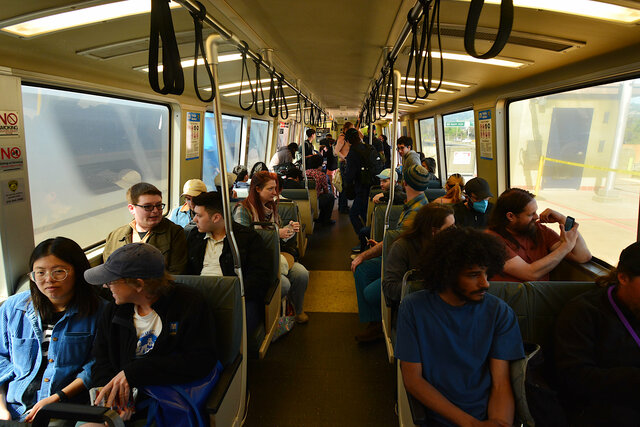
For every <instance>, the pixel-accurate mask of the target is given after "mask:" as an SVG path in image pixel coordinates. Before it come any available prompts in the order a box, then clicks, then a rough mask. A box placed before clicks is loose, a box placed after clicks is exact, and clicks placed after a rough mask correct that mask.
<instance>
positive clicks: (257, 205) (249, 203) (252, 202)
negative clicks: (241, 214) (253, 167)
mask: <svg viewBox="0 0 640 427" xmlns="http://www.w3.org/2000/svg"><path fill="white" fill-rule="evenodd" d="M269 181H275V183H276V186H277V185H278V175H276V174H275V173H272V172H269V171H260V172H257V173H256V174H254V175H253V177H251V186H250V187H249V195H248V196H247V198H246V199H244V200H243V201H242V202H241V204H242V205H243V206H244V207H245V208H246V209H247V210H248V211H249V212H256V213H257V214H258V221H260V222H264V221H266V216H265V212H264V206H263V204H262V200H260V194H259V193H258V191H259V190H258V189H263V188H264V187H265V185H267V183H268V182H269ZM265 205H266V206H267V207H268V208H269V209H271V211H272V212H273V217H272V218H273V219H274V220H275V218H277V217H278V199H276V200H275V201H273V200H272V201H269V202H267V203H265ZM254 219H255V218H254Z"/></svg>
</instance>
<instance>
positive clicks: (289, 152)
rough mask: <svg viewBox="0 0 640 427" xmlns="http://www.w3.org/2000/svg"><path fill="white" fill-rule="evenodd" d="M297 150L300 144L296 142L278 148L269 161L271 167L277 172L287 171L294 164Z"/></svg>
mask: <svg viewBox="0 0 640 427" xmlns="http://www.w3.org/2000/svg"><path fill="white" fill-rule="evenodd" d="M297 152H298V144H296V143H295V142H292V143H291V144H289V145H285V146H282V147H280V148H278V150H277V151H276V152H275V154H274V155H273V157H272V158H271V161H270V162H269V169H271V170H272V171H274V172H276V173H277V174H282V173H286V171H287V169H289V168H290V167H292V166H293V160H294V159H295V157H296V153H297Z"/></svg>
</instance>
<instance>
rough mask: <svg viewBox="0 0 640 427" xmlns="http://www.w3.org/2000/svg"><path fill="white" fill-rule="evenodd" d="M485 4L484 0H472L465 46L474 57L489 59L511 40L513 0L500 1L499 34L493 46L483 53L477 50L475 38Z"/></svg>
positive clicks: (466, 28)
mask: <svg viewBox="0 0 640 427" xmlns="http://www.w3.org/2000/svg"><path fill="white" fill-rule="evenodd" d="M483 6H484V0H471V5H470V6H469V14H468V15H467V25H466V27H465V30H464V48H465V50H466V51H467V53H468V54H469V55H471V56H473V57H474V58H478V59H489V58H493V57H494V56H497V55H498V54H499V53H500V52H501V51H502V49H503V48H504V47H505V45H506V44H507V42H508V41H509V36H510V35H511V28H512V27H513V0H502V1H501V3H500V26H499V28H498V34H497V35H496V39H495V41H494V42H493V45H492V46H491V48H490V49H489V50H488V51H486V52H485V53H483V54H479V53H478V52H476V46H475V38H476V30H477V29H478V21H479V20H480V13H481V12H482V7H483Z"/></svg>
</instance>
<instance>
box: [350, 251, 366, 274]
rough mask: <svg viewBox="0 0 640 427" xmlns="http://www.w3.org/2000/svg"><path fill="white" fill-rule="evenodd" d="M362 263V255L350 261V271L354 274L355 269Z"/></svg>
mask: <svg viewBox="0 0 640 427" xmlns="http://www.w3.org/2000/svg"><path fill="white" fill-rule="evenodd" d="M363 262H364V256H363V255H362V254H360V255H358V256H357V257H355V258H354V259H353V261H351V271H353V272H355V271H356V268H357V267H358V266H359V265H360V264H362V263H363Z"/></svg>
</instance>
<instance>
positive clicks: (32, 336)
mask: <svg viewBox="0 0 640 427" xmlns="http://www.w3.org/2000/svg"><path fill="white" fill-rule="evenodd" d="M29 266H30V268H31V270H32V271H31V273H29V278H30V279H31V282H30V283H29V289H30V290H29V291H25V292H21V293H19V294H17V295H13V296H11V297H9V299H8V300H7V301H5V302H4V304H2V306H1V307H0V420H16V421H17V420H20V421H23V422H33V418H34V417H35V416H36V414H37V413H38V411H39V410H40V409H42V407H43V406H45V405H47V404H49V403H55V402H65V401H67V400H69V401H72V402H77V403H83V402H85V401H86V400H87V397H88V395H87V390H88V389H89V387H90V384H91V383H90V378H91V366H92V365H93V357H92V356H91V345H92V343H93V339H94V336H95V334H96V331H97V329H98V319H99V318H100V314H101V312H102V310H103V308H104V305H105V304H106V301H104V300H102V299H100V298H99V297H98V296H97V293H96V292H95V290H94V289H93V288H92V286H91V285H89V284H88V283H87V282H86V281H85V279H84V272H85V270H87V269H88V268H89V261H88V260H87V257H86V256H85V254H84V252H83V250H82V248H80V246H78V244H77V243H76V242H74V241H73V240H70V239H67V238H65V237H56V238H55V239H47V240H45V241H44V242H42V243H40V244H39V245H38V246H36V248H35V249H34V250H33V252H32V253H31V260H30V262H29ZM72 425H73V424H72Z"/></svg>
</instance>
